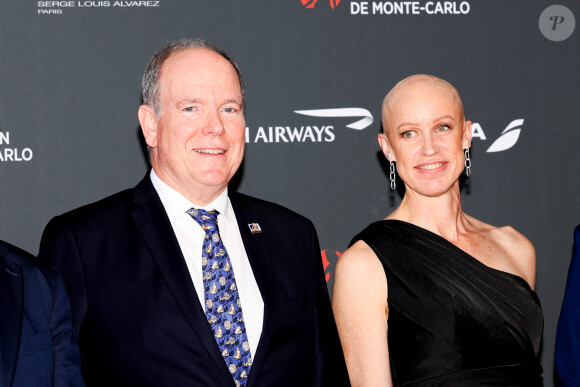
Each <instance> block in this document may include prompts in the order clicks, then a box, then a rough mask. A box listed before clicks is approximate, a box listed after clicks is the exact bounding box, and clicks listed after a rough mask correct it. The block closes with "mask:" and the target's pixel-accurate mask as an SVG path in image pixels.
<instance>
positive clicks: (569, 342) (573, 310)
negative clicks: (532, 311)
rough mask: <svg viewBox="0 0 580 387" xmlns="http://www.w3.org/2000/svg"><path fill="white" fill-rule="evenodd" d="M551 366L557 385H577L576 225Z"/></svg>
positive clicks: (579, 249)
mask: <svg viewBox="0 0 580 387" xmlns="http://www.w3.org/2000/svg"><path fill="white" fill-rule="evenodd" d="M554 367H555V368H556V372H557V373H558V376H559V378H560V385H562V386H563V387H569V386H580V225H578V226H576V228H575V229H574V249H573V253H572V261H571V262H570V269H569V270H568V281H567V282H566V293H565V294H564V302H563V303H562V310H561V312H560V318H559V320H558V331H557V334H556V352H555V358H554Z"/></svg>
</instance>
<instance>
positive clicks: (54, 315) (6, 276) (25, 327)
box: [0, 241, 84, 387]
mask: <svg viewBox="0 0 580 387" xmlns="http://www.w3.org/2000/svg"><path fill="white" fill-rule="evenodd" d="M33 260H34V257H33V256H31V255H30V254H28V253H26V252H25V251H23V250H20V249H18V248H16V247H14V246H12V245H9V244H8V243H5V242H2V241H0V387H11V386H15V387H16V386H22V387H30V386H84V383H83V381H82V378H81V373H80V364H81V361H80V357H79V351H78V347H77V345H76V342H75V340H74V336H73V330H72V323H71V311H70V304H69V301H68V298H67V296H66V290H65V287H64V283H63V281H62V278H60V276H59V275H58V274H57V273H56V271H54V270H52V269H49V268H48V267H44V266H39V265H37V264H36V263H33Z"/></svg>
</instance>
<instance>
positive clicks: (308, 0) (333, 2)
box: [300, 0, 340, 9]
mask: <svg viewBox="0 0 580 387" xmlns="http://www.w3.org/2000/svg"><path fill="white" fill-rule="evenodd" d="M300 2H301V3H302V5H303V6H304V7H305V8H314V6H315V5H316V3H318V0H300ZM339 3H340V0H330V8H332V9H334V7H336V6H338V4H339Z"/></svg>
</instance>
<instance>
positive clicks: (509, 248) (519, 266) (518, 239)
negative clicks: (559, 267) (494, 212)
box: [489, 226, 536, 289]
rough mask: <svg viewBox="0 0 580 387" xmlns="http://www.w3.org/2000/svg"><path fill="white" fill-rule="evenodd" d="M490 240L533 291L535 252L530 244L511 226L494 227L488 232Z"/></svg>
mask: <svg viewBox="0 0 580 387" xmlns="http://www.w3.org/2000/svg"><path fill="white" fill-rule="evenodd" d="M489 236H490V238H491V239H492V240H493V241H494V242H495V243H496V244H497V245H498V247H499V248H500V249H501V250H502V251H503V252H505V254H506V256H507V257H508V259H509V260H510V262H511V264H512V265H513V266H514V268H515V270H516V273H515V274H518V275H521V276H522V277H523V278H524V279H525V280H526V281H527V282H528V284H529V285H530V287H531V288H532V289H533V288H534V286H535V282H536V250H535V248H534V245H533V244H532V242H531V241H530V240H529V239H528V238H526V237H525V236H524V235H522V234H521V233H519V232H518V231H516V230H515V229H514V228H513V227H511V226H503V227H496V228H493V229H491V230H490V231H489Z"/></svg>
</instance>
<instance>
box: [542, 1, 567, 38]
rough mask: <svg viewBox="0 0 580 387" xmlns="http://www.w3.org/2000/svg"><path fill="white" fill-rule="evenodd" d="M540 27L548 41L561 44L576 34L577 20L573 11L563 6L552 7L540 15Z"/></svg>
mask: <svg viewBox="0 0 580 387" xmlns="http://www.w3.org/2000/svg"><path fill="white" fill-rule="evenodd" d="M538 25H539V27H540V32H541V33H542V35H544V37H545V38H546V39H549V40H551V41H553V42H561V41H562V40H566V39H568V38H569V37H570V35H572V33H573V32H574V27H576V19H575V18H574V14H573V13H572V11H570V10H569V9H568V8H566V7H564V6H563V5H551V6H549V7H548V8H546V9H545V10H544V11H543V12H542V14H541V15H540V19H539V20H538Z"/></svg>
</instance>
